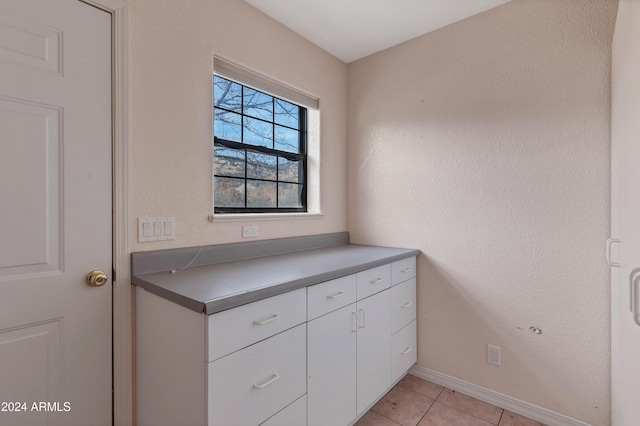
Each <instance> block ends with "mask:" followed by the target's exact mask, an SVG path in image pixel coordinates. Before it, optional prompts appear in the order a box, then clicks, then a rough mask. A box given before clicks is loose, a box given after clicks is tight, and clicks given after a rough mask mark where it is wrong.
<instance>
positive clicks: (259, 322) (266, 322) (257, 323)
mask: <svg viewBox="0 0 640 426" xmlns="http://www.w3.org/2000/svg"><path fill="white" fill-rule="evenodd" d="M278 318H280V315H278V314H273V316H272V317H271V318H267V319H266V320H262V321H254V322H253V323H254V324H255V325H265V324H269V323H270V322H272V321H275V320H277V319H278Z"/></svg>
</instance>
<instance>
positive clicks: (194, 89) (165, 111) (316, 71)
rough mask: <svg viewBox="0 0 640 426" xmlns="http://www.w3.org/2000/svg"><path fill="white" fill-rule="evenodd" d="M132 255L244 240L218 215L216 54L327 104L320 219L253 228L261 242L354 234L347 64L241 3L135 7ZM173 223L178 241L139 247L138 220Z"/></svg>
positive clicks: (224, 0) (140, 1)
mask: <svg viewBox="0 0 640 426" xmlns="http://www.w3.org/2000/svg"><path fill="white" fill-rule="evenodd" d="M129 3H130V4H131V58H132V59H131V64H132V70H131V102H132V105H131V107H132V130H131V140H132V143H131V156H132V158H131V167H132V172H131V183H132V187H131V197H132V200H131V216H132V229H133V230H134V232H133V235H132V246H133V251H142V250H157V249H163V248H173V247H187V246H197V245H199V244H218V243H226V242H232V241H238V240H241V235H242V232H241V226H242V225H243V224H246V223H243V222H232V223H229V222H225V223H213V224H212V223H209V222H208V221H207V216H208V215H210V214H211V213H212V204H213V194H212V167H213V166H212V151H213V148H212V143H213V142H212V140H213V138H212V114H213V113H212V103H213V101H212V98H211V92H212V83H211V75H212V71H213V67H212V63H213V55H214V54H215V55H219V56H221V57H224V58H226V59H228V60H230V61H233V62H236V63H239V64H241V65H244V66H246V67H249V68H251V69H253V70H254V71H257V72H259V73H261V74H263V75H266V76H269V77H271V78H274V79H276V80H279V81H282V82H284V83H286V84H288V85H290V86H292V87H295V88H297V89H300V90H302V91H304V92H307V93H309V94H312V95H314V96H317V97H318V98H319V99H320V114H321V120H322V123H321V129H320V131H321V134H322V137H323V144H322V150H321V167H322V169H321V173H322V178H321V188H322V193H321V202H322V206H321V207H322V211H323V213H324V216H323V217H322V218H317V219H303V220H287V221H283V220H269V221H260V222H256V221H251V222H250V223H251V224H258V225H259V226H260V238H278V237H288V236H296V235H309V234H319V233H326V232H339V231H344V230H346V209H345V204H346V184H345V182H346V160H345V156H346V135H347V129H346V123H347V119H346V108H347V86H346V82H347V69H346V65H345V64H344V63H342V62H341V61H339V60H338V59H336V58H334V57H332V56H331V55H329V54H328V53H326V52H324V51H322V50H321V49H319V48H318V47H316V46H314V45H313V44H311V43H310V42H308V41H307V40H305V39H303V38H302V37H300V36H299V35H297V34H295V33H294V32H292V31H291V30H289V29H287V28H285V27H284V26H282V25H280V24H279V23H277V22H275V21H274V20H272V19H271V18H269V17H267V16H266V15H264V14H263V13H262V12H259V11H258V10H257V9H255V8H253V7H252V6H249V5H248V4H247V3H245V2H243V1H240V0H185V1H175V0H130V2H129ZM154 216H173V217H175V219H176V240H175V241H168V242H155V243H144V244H139V243H137V222H136V220H137V218H138V217H154Z"/></svg>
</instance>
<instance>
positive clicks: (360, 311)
mask: <svg viewBox="0 0 640 426" xmlns="http://www.w3.org/2000/svg"><path fill="white" fill-rule="evenodd" d="M360 313H362V316H361V317H360V318H361V319H362V321H360V324H358V328H364V320H365V318H364V316H365V314H366V312H365V310H364V309H362V308H360V309H358V315H359V314H360Z"/></svg>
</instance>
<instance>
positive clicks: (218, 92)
mask: <svg viewBox="0 0 640 426" xmlns="http://www.w3.org/2000/svg"><path fill="white" fill-rule="evenodd" d="M213 99H214V105H215V106H218V107H222V108H225V109H229V110H231V111H236V112H242V86H241V85H239V84H238V83H234V82H232V81H229V80H227V79H224V78H222V77H218V76H217V75H216V76H214V77H213Z"/></svg>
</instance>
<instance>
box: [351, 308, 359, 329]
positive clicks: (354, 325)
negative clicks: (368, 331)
mask: <svg viewBox="0 0 640 426" xmlns="http://www.w3.org/2000/svg"><path fill="white" fill-rule="evenodd" d="M351 319H352V320H353V321H352V322H351V332H352V333H356V332H357V331H358V314H357V313H355V312H351Z"/></svg>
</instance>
